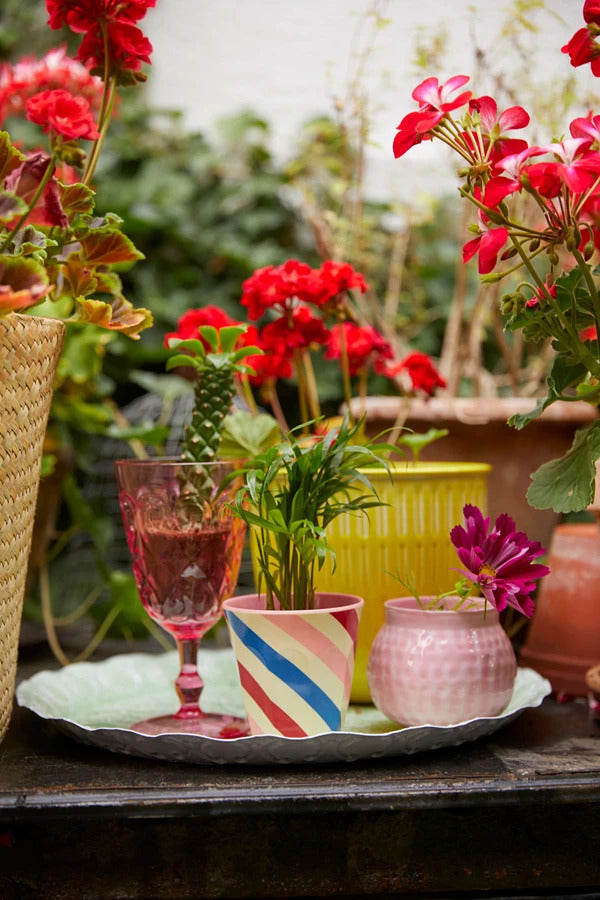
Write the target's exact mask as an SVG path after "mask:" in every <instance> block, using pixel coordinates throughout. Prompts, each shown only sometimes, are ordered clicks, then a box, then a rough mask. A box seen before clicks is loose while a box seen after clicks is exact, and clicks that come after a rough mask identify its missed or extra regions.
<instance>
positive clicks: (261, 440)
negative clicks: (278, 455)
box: [221, 409, 281, 459]
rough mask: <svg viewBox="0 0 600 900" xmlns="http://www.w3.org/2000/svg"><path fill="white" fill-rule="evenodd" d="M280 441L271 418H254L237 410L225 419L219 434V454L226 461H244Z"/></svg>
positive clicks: (278, 432) (274, 422)
mask: <svg viewBox="0 0 600 900" xmlns="http://www.w3.org/2000/svg"><path fill="white" fill-rule="evenodd" d="M280 439H281V432H280V430H279V425H278V424H277V421H276V420H275V419H274V418H273V416H270V415H268V414H267V413H259V414H258V415H256V416H254V415H252V413H249V412H246V411H245V410H242V409H240V410H237V411H236V412H234V413H231V414H230V415H229V416H227V418H226V419H225V422H224V424H223V430H222V432H221V453H222V454H223V456H224V457H225V458H227V459H234V458H235V459H246V458H252V457H254V456H258V454H259V453H264V452H265V450H266V449H267V448H268V447H272V446H274V445H275V444H276V443H277V442H278V441H279V440H280Z"/></svg>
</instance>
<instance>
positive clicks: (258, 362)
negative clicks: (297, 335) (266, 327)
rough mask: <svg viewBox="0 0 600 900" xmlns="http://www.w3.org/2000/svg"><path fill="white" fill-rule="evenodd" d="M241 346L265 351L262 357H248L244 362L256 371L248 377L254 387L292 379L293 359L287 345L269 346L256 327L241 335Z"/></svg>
mask: <svg viewBox="0 0 600 900" xmlns="http://www.w3.org/2000/svg"><path fill="white" fill-rule="evenodd" d="M239 344H240V346H242V347H250V346H254V347H260V349H261V350H263V351H264V352H263V353H262V354H261V355H260V356H247V357H246V359H245V360H244V362H245V363H246V365H247V366H249V367H250V368H251V369H253V370H254V374H250V375H248V380H249V381H250V384H251V385H253V386H254V387H263V386H264V385H268V384H272V383H273V382H275V381H278V380H279V379H280V378H291V377H292V374H293V366H292V357H291V356H290V353H289V352H288V350H287V349H286V347H285V345H272V344H267V343H266V342H265V341H264V338H263V335H262V334H261V332H259V330H258V328H257V327H256V325H250V326H248V329H247V331H246V333H245V334H243V335H241V337H240V340H239Z"/></svg>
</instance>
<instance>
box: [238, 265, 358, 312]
mask: <svg viewBox="0 0 600 900" xmlns="http://www.w3.org/2000/svg"><path fill="white" fill-rule="evenodd" d="M348 290H360V291H362V292H363V293H364V292H365V291H366V290H367V285H366V282H365V279H364V277H363V276H362V275H361V274H360V272H357V271H355V269H354V268H353V267H352V266H351V265H350V264H349V263H342V262H335V261H334V260H326V261H325V262H324V263H323V265H322V266H321V267H320V268H319V269H312V268H311V267H310V266H309V265H307V264H306V263H303V262H300V261H299V260H297V259H289V260H287V262H285V263H283V265H280V266H265V267H264V268H262V269H257V270H256V272H254V274H253V275H251V276H250V278H247V279H246V281H245V282H244V284H243V286H242V291H243V292H242V298H241V300H240V303H241V305H242V306H245V307H246V308H247V309H248V316H249V318H250V319H253V320H254V321H256V320H257V319H260V318H261V316H263V315H264V313H265V312H267V310H271V309H274V310H275V311H276V312H279V313H283V314H285V315H287V314H288V313H289V312H290V311H291V310H292V309H293V308H294V307H295V306H296V305H297V304H298V303H299V302H300V303H302V302H303V303H311V304H314V305H315V306H319V307H323V306H325V305H326V304H328V303H330V302H331V301H334V300H335V301H337V298H338V297H339V296H340V295H341V294H342V293H343V292H345V291H348Z"/></svg>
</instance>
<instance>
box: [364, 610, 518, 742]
mask: <svg viewBox="0 0 600 900" xmlns="http://www.w3.org/2000/svg"><path fill="white" fill-rule="evenodd" d="M430 599H431V598H427V597H424V598H423V600H422V602H423V603H424V604H426V603H427V602H428V600H430ZM448 601H449V602H448ZM456 602H458V598H455V597H453V598H447V601H446V604H447V606H450V605H451V604H452V603H456ZM385 608H386V618H385V623H384V624H383V626H382V628H381V629H380V631H379V633H378V635H377V637H376V638H375V641H374V643H373V647H372V650H371V654H370V657H369V664H368V669H367V677H368V680H369V687H370V690H371V696H372V697H373V702H374V704H375V706H377V708H378V709H380V710H381V712H383V713H384V715H386V716H388V718H390V719H392V720H393V721H395V722H399V723H401V724H403V725H456V724H457V723H458V722H465V721H468V720H470V719H478V718H484V717H488V716H495V715H498V713H500V712H502V710H503V709H504V708H505V707H506V705H507V703H508V701H509V700H510V698H511V695H512V690H513V685H514V680H515V676H516V674H517V663H516V660H515V654H514V652H513V649H512V645H511V643H510V640H509V638H508V636H507V635H506V632H505V631H504V629H503V628H502V626H501V625H500V622H499V619H498V613H497V612H496V611H495V610H494V609H492V608H490V606H489V605H488V608H487V610H486V611H485V614H484V611H483V606H482V605H481V606H478V607H477V608H472V609H468V610H465V611H458V610H456V611H455V610H452V609H444V610H427V609H421V608H420V607H419V605H418V603H417V601H416V600H415V599H414V598H413V597H400V598H398V599H395V600H388V601H387V602H386V603H385Z"/></svg>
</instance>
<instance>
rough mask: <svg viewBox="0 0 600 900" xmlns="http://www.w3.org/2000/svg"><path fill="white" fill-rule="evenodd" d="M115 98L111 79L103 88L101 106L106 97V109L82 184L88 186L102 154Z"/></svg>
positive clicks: (114, 89) (115, 94) (115, 92)
mask: <svg viewBox="0 0 600 900" xmlns="http://www.w3.org/2000/svg"><path fill="white" fill-rule="evenodd" d="M116 96H117V91H116V80H115V79H111V81H110V82H109V83H108V84H106V83H105V86H104V95H103V101H102V102H103V105H104V98H105V97H106V107H105V111H104V113H103V114H102V113H101V115H102V123H101V124H100V125H99V129H98V130H99V132H100V137H99V138H97V139H96V140H95V141H94V143H93V145H92V149H91V151H90V154H89V156H88V160H87V165H86V167H85V172H84V175H83V179H82V181H83V184H88V185H89V183H90V181H91V180H92V178H93V176H94V172H95V171H96V166H97V165H98V160H99V159H100V154H101V152H102V147H103V145H104V141H105V139H106V135H107V133H108V127H109V125H110V120H111V116H112V111H113V108H114V105H115V98H116Z"/></svg>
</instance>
